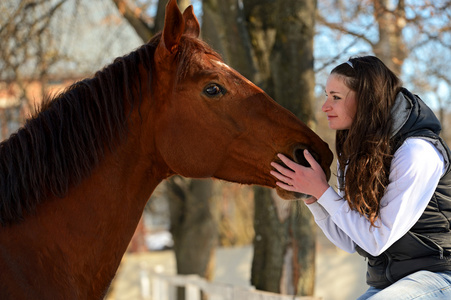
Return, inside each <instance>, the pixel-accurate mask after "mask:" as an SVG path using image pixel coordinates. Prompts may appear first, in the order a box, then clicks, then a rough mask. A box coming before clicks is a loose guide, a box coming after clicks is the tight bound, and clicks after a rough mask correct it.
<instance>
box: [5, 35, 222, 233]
mask: <svg viewBox="0 0 451 300" xmlns="http://www.w3.org/2000/svg"><path fill="white" fill-rule="evenodd" d="M160 39H161V33H160V34H157V35H155V36H154V37H153V38H152V39H151V40H150V41H149V42H148V43H147V44H144V45H143V46H141V47H140V48H138V49H137V50H135V51H133V52H131V53H130V54H128V55H126V56H123V57H118V58H116V59H115V60H114V62H113V63H112V64H110V65H109V66H107V67H105V68H104V69H102V70H100V71H98V72H97V73H95V75H94V76H93V77H92V78H87V79H84V80H81V81H79V82H76V83H74V84H73V85H71V86H70V87H68V88H67V89H66V90H64V91H63V92H62V93H60V94H59V95H57V96H55V97H52V98H48V99H46V100H45V101H44V102H43V104H42V105H41V107H40V108H39V110H38V111H37V112H36V113H35V114H34V115H33V116H32V117H31V118H30V119H28V120H27V121H26V123H25V125H24V126H23V127H21V128H20V129H19V130H18V131H17V133H14V134H12V135H11V136H10V137H9V138H8V139H7V140H4V141H3V142H1V143H0V224H1V225H3V226H5V225H8V224H11V223H14V222H19V221H21V220H23V218H24V212H28V213H33V212H34V210H35V208H36V206H37V205H38V204H39V203H41V202H42V201H44V200H45V199H46V198H47V197H48V195H49V194H53V195H55V196H57V197H61V198H62V197H64V196H65V195H66V194H67V191H68V189H69V187H70V186H72V185H77V184H79V183H80V182H81V181H82V180H83V179H85V178H87V177H88V176H89V175H90V174H91V171H92V170H93V169H94V168H95V167H96V166H97V165H98V164H99V162H100V161H101V159H102V158H103V156H104V154H105V153H104V151H105V149H109V150H110V151H114V149H115V146H117V145H118V144H119V143H121V142H122V141H123V140H124V139H125V138H126V137H127V132H128V127H127V120H128V116H127V115H126V114H125V109H124V108H125V104H126V103H127V102H126V101H128V104H129V106H130V107H131V108H132V109H131V110H130V112H131V111H132V110H133V108H134V106H135V105H136V104H137V106H138V107H139V105H140V104H141V101H142V100H143V99H142V95H141V94H140V91H141V86H142V84H147V85H149V86H151V85H150V84H151V77H152V76H151V75H152V63H153V57H154V53H155V50H156V47H157V46H158V43H159V41H160ZM180 43H181V44H182V46H181V47H180V48H179V50H180V51H179V52H178V53H177V56H176V60H177V63H178V70H177V74H176V78H177V81H179V80H182V79H183V78H184V77H185V76H186V75H187V74H188V73H189V68H190V62H191V61H192V60H193V59H196V53H199V52H203V53H209V54H211V55H215V56H217V57H218V58H220V57H219V55H218V54H216V52H215V51H213V50H212V49H211V48H210V47H209V46H208V45H207V44H206V43H204V42H202V41H201V40H198V39H193V38H187V37H182V40H181V41H180ZM140 65H141V66H143V67H144V68H145V69H146V70H147V71H148V73H149V76H148V78H149V82H144V83H143V82H141V80H140V76H139V66H140ZM132 89H134V90H132ZM134 92H135V94H137V95H140V97H138V98H139V99H134V96H133V94H134ZM136 101H138V103H135V102H136Z"/></svg>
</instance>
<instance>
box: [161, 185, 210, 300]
mask: <svg viewBox="0 0 451 300" xmlns="http://www.w3.org/2000/svg"><path fill="white" fill-rule="evenodd" d="M167 188H168V194H169V195H168V196H169V197H170V201H169V208H170V212H171V233H172V236H173V239H174V252H175V259H176V264H177V273H178V274H197V275H199V276H201V277H204V278H206V279H211V278H212V275H213V273H212V272H213V269H214V268H213V267H214V264H213V259H212V258H213V257H214V251H215V247H216V243H217V230H216V224H215V222H214V221H213V217H212V215H211V213H210V206H209V201H210V198H211V196H212V185H211V181H210V180H200V179H186V178H183V177H180V176H176V177H173V178H171V179H169V180H168V184H167ZM179 299H185V298H184V293H183V290H181V291H180V292H179Z"/></svg>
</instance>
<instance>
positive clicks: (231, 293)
mask: <svg viewBox="0 0 451 300" xmlns="http://www.w3.org/2000/svg"><path fill="white" fill-rule="evenodd" d="M151 285H152V286H151V289H149V291H151V295H152V297H151V298H150V299H152V300H176V299H177V287H185V300H201V299H202V297H201V292H202V293H203V294H204V295H206V296H207V299H208V300H321V298H317V297H316V298H315V297H300V296H292V295H291V296H290V295H280V294H274V293H269V292H263V291H258V290H256V289H255V288H254V287H238V286H232V285H228V284H221V283H213V282H208V281H206V280H205V279H204V278H201V277H199V276H197V275H162V274H152V275H151Z"/></svg>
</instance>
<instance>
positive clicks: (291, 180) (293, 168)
mask: <svg viewBox="0 0 451 300" xmlns="http://www.w3.org/2000/svg"><path fill="white" fill-rule="evenodd" d="M277 156H278V157H279V158H280V159H281V160H282V161H283V163H284V164H285V165H286V166H287V167H288V168H289V169H288V168H285V167H283V166H281V165H279V164H278V163H275V162H272V163H271V166H272V167H274V169H276V170H277V171H278V172H276V171H271V175H273V176H274V177H276V178H277V179H278V180H279V181H278V182H277V183H276V184H277V185H278V186H279V187H281V188H283V189H284V190H287V191H291V192H298V193H303V194H308V195H312V196H313V197H315V198H316V199H318V198H320V197H321V196H322V195H323V194H324V192H325V191H326V190H327V189H328V188H329V184H328V183H327V180H326V175H325V174H324V171H323V169H321V166H320V165H319V164H318V163H317V162H316V160H315V159H314V158H313V156H312V155H311V154H310V153H309V152H308V151H307V150H304V156H305V159H306V160H307V162H308V163H309V164H310V167H304V166H301V165H299V164H297V163H295V162H294V161H292V160H290V159H289V158H287V157H286V156H284V155H283V154H278V155H277ZM316 199H311V198H308V199H306V201H305V202H306V203H307V204H310V203H313V202H315V201H316Z"/></svg>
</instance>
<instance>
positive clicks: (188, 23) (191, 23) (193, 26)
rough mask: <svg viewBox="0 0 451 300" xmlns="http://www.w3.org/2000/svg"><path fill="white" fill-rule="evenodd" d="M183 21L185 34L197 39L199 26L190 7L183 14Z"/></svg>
mask: <svg viewBox="0 0 451 300" xmlns="http://www.w3.org/2000/svg"><path fill="white" fill-rule="evenodd" d="M183 19H184V20H185V34H186V35H188V36H191V37H194V38H197V37H199V33H200V25H199V21H198V20H197V18H196V15H194V10H193V6H192V5H190V6H188V7H187V8H186V9H185V11H184V12H183Z"/></svg>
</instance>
